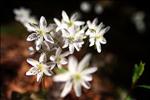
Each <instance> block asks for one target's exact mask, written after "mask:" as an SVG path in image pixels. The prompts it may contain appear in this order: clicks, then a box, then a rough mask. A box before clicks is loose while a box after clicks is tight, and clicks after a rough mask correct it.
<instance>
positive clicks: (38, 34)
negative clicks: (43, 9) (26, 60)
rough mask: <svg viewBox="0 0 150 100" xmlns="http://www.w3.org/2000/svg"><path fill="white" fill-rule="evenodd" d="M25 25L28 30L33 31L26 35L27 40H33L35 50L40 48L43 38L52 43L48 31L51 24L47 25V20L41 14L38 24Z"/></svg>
mask: <svg viewBox="0 0 150 100" xmlns="http://www.w3.org/2000/svg"><path fill="white" fill-rule="evenodd" d="M26 27H27V29H28V30H30V31H31V32H33V33H32V34H30V35H29V36H28V37H27V41H33V40H35V44H36V50H39V49H40V48H41V45H42V43H43V41H44V40H45V41H47V42H49V43H54V40H53V38H52V37H51V34H50V33H49V32H50V31H51V29H52V28H51V26H48V27H47V22H46V20H45V18H44V17H43V16H42V17H41V18H40V22H39V26H36V25H34V24H29V23H27V24H26Z"/></svg>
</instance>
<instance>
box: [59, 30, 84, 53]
mask: <svg viewBox="0 0 150 100" xmlns="http://www.w3.org/2000/svg"><path fill="white" fill-rule="evenodd" d="M85 29H86V28H85V27H84V28H82V29H81V30H80V28H78V29H69V30H63V31H62V36H63V38H64V42H65V43H64V45H63V48H66V47H69V51H70V53H71V54H72V53H73V52H74V48H75V49H76V50H77V51H79V50H80V48H81V47H82V45H83V44H84V41H83V39H84V38H85V35H84V32H85Z"/></svg>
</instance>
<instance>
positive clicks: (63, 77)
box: [53, 72, 71, 82]
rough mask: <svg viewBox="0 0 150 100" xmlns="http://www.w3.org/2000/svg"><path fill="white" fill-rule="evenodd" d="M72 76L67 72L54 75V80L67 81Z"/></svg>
mask: <svg viewBox="0 0 150 100" xmlns="http://www.w3.org/2000/svg"><path fill="white" fill-rule="evenodd" d="M70 78H71V76H70V74H69V73H68V72H65V73H63V74H58V75H55V76H54V77H53V80H54V81H56V82H65V81H68V80H70Z"/></svg>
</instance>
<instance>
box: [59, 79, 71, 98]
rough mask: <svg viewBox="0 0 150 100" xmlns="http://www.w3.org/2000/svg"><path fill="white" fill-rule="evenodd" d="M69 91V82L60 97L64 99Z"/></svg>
mask: <svg viewBox="0 0 150 100" xmlns="http://www.w3.org/2000/svg"><path fill="white" fill-rule="evenodd" d="M71 89H72V83H71V82H70V81H67V82H66V84H65V87H64V89H63V91H62V93H61V97H65V96H66V95H67V94H68V93H69V92H70V91H71Z"/></svg>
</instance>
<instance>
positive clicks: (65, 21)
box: [54, 11, 84, 32]
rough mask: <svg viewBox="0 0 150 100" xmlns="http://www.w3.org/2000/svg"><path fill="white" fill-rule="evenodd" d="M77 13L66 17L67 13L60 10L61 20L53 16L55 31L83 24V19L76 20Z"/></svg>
mask: <svg viewBox="0 0 150 100" xmlns="http://www.w3.org/2000/svg"><path fill="white" fill-rule="evenodd" d="M77 18H78V14H77V13H75V14H73V15H72V16H71V18H69V17H68V15H67V13H66V12H65V11H62V20H61V21H59V20H58V19H57V18H54V21H55V23H56V24H57V26H58V27H57V28H56V32H57V31H59V30H61V31H62V30H63V29H68V28H72V27H79V26H81V25H83V24H84V22H83V21H77Z"/></svg>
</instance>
